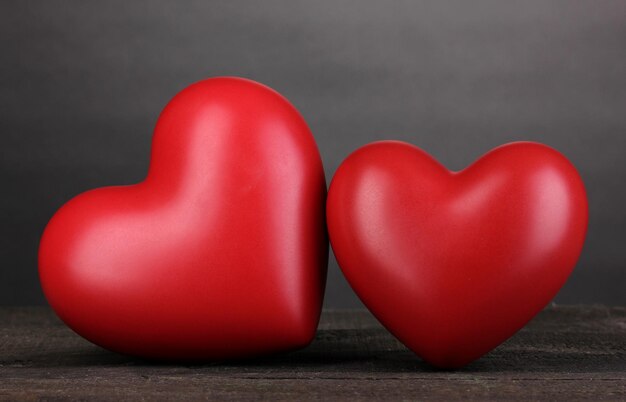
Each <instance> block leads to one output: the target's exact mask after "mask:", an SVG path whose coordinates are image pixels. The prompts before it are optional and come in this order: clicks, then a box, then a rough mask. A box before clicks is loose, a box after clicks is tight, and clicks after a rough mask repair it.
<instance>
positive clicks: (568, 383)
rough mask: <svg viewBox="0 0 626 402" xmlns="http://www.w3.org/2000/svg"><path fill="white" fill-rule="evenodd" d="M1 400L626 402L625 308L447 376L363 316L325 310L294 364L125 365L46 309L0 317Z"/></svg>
mask: <svg viewBox="0 0 626 402" xmlns="http://www.w3.org/2000/svg"><path fill="white" fill-rule="evenodd" d="M0 398H1V399H3V400H40V399H44V400H48V399H96V400H120V399H122V400H154V399H187V400H198V399H219V400H241V399H244V400H247V399H268V400H286V399H296V400H345V399H350V400H398V399H400V400H416V399H418V400H460V399H463V400H465V399H506V400H539V399H541V400H555V399H559V400H562V399H569V400H625V399H626V308H624V307H611V308H609V307H603V306H576V307H565V306H551V307H549V308H547V309H546V310H544V311H543V312H542V313H541V314H539V316H537V317H536V318H535V319H534V320H533V321H532V322H531V323H530V324H529V325H528V326H527V327H526V328H524V329H523V330H521V331H520V332H519V333H518V334H516V335H515V336H514V337H513V338H511V339H510V340H509V341H507V342H505V343H504V344H502V345H501V346H500V347H498V348H497V349H495V350H494V351H493V352H491V353H489V354H488V355H487V356H485V357H483V358H482V359H480V360H479V361H477V362H475V363H473V364H471V365H470V366H468V367H466V368H464V369H462V370H458V371H439V370H435V369H433V368H431V367H429V366H428V365H427V364H425V363H423V362H422V361H420V360H419V359H418V358H417V357H416V356H415V355H414V354H412V353H411V352H410V351H408V350H407V349H406V348H405V347H404V346H402V345H401V344H400V343H399V342H397V341H396V340H395V339H394V338H393V336H391V335H390V334H389V333H388V332H387V331H385V330H384V329H383V328H382V327H381V326H380V324H378V322H377V321H376V320H375V319H374V318H373V317H372V316H371V315H370V314H369V313H368V312H365V311H326V312H325V313H324V314H323V316H322V320H321V323H320V330H319V332H318V335H317V338H316V340H315V342H314V343H313V344H312V345H311V346H309V347H308V348H306V349H303V350H301V351H298V352H293V353H289V354H284V355H279V356H273V357H268V358H263V359H255V360H249V361H237V362H222V363H212V364H202V365H191V364H164V363H156V362H149V361H144V360H140V359H136V358H132V357H128V356H123V355H118V354H115V353H111V352H108V351H106V350H104V349H101V348H99V347H97V346H95V345H92V344H91V343H89V342H87V341H85V340H83V339H82V338H80V337H79V336H78V335H76V334H74V333H73V332H72V331H71V330H69V329H68V328H67V327H65V326H64V325H63V324H62V323H61V322H60V321H59V320H58V319H57V318H56V317H55V316H54V314H53V313H52V312H51V311H50V310H49V309H47V308H0Z"/></svg>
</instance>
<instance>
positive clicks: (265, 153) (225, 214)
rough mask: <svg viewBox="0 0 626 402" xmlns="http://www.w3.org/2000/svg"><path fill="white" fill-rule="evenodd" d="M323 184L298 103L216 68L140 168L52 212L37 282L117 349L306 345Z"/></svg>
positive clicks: (317, 292) (173, 110)
mask: <svg viewBox="0 0 626 402" xmlns="http://www.w3.org/2000/svg"><path fill="white" fill-rule="evenodd" d="M325 196H326V184H325V178H324V172H323V169H322V162H321V158H320V155H319V152H318V150H317V146H316V144H315V141H314V139H313V137H312V136H311V133H310V131H309V129H308V127H307V125H306V123H305V122H304V120H303V119H302V118H301V116H300V115H299V114H298V112H297V111H296V109H295V108H294V107H293V106H292V105H291V104H290V103H289V102H288V101H287V100H286V99H284V98H283V97H282V96H280V95H279V94H278V93H276V92H274V91H273V90H271V89H269V88H267V87H265V86H263V85H260V84H258V83H255V82H253V81H249V80H244V79H237V78H214V79H209V80H206V81H202V82H199V83H197V84H194V85H192V86H190V87H189V88H187V89H185V90H184V91H182V92H181V93H180V94H178V95H177V96H176V97H175V98H174V99H173V100H172V101H171V102H170V103H169V104H168V105H167V107H166V108H165V110H164V111H163V112H162V114H161V116H160V118H159V121H158V123H157V126H156V129H155V133H154V139H153V144H152V157H151V164H150V169H149V172H148V175H147V177H146V179H145V181H143V182H141V183H139V184H136V185H132V186H121V187H107V188H101V189H97V190H92V191H88V192H86V193H83V194H81V195H79V196H77V197H75V198H74V199H72V200H71V201H69V202H68V203H67V204H65V205H64V206H63V207H62V208H61V209H60V210H59V211H58V212H57V213H56V214H55V215H54V217H53V218H52V219H51V221H50V223H49V224H48V226H47V228H46V230H45V232H44V234H43V237H42V239H41V245H40V250H39V271H40V277H41V283H42V286H43V290H44V292H45V294H46V297H47V299H48V301H49V302H50V304H51V306H52V307H53V308H54V310H55V311H56V312H57V314H58V315H59V317H61V319H63V321H65V322H66V323H67V324H68V325H69V326H70V327H71V328H72V329H74V330H75V331H76V332H78V333H79V334H80V335H82V336H84V337H85V338H87V339H89V340H91V341H92V342H94V343H96V344H98V345H101V346H104V347H106V348H109V349H111V350H114V351H118V352H123V353H128V354H133V355H139V356H144V357H154V358H183V359H195V358H214V359H220V358H233V357H248V356H251V355H257V354H262V353H270V352H275V351H282V350H288V349H293V348H298V347H301V346H304V345H306V344H308V343H309V342H310V341H311V339H312V338H313V336H314V333H315V329H316V326H317V322H318V319H319V314H320V309H321V302H322V297H323V288H324V283H325V275H326V264H327V258H328V242H327V236H326V230H325V220H324V202H325Z"/></svg>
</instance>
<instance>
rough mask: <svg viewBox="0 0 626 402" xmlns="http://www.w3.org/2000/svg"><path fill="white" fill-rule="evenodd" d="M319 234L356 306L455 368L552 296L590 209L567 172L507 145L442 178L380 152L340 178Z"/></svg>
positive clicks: (370, 148)
mask: <svg viewBox="0 0 626 402" xmlns="http://www.w3.org/2000/svg"><path fill="white" fill-rule="evenodd" d="M327 224H328V229H329V233H330V239H331V245H332V247H333V250H334V252H335V255H336V257H337V260H338V262H339V265H340V266H341V269H342V270H343V272H344V274H345V276H346V278H347V279H348V281H349V282H350V284H351V286H352V287H353V288H354V290H355V291H356V293H357V294H358V295H359V297H360V298H361V300H362V301H363V303H365V305H366V306H367V307H368V308H369V309H370V310H371V311H372V313H373V314H374V315H375V316H376V317H377V318H378V319H379V320H380V321H381V322H382V323H383V324H384V325H385V326H386V327H387V328H388V329H389V331H391V332H392V333H393V334H394V335H395V336H396V337H397V338H398V339H399V340H400V341H401V342H403V343H404V344H405V345H406V346H407V347H409V348H410V349H411V350H413V351H414V352H415V353H416V354H418V355H419V356H421V357H422V358H423V359H424V360H426V361H428V362H430V363H431V364H433V365H435V366H439V367H445V368H456V367H461V366H464V365H466V364H468V363H469V362H471V361H473V360H475V359H477V358H479V357H480V356H482V355H483V354H485V353H487V352H488V351H489V350H491V349H493V348H494V347H496V346H497V345H498V344H500V343H501V342H503V341H504V340H506V339H507V338H509V337H510V336H511V335H513V334H514V333H515V332H516V331H518V330H519V329H520V328H521V327H522V326H524V325H525V324H526V323H527V322H528V321H529V320H530V319H531V318H532V317H533V316H534V315H535V314H537V313H538V312H539V311H540V310H541V309H542V308H543V307H544V306H545V305H546V304H547V303H549V302H550V300H551V299H552V298H553V297H554V296H555V295H556V293H557V291H558V290H559V289H560V288H561V286H562V285H563V284H564V283H565V280H566V279H567V277H568V276H569V274H570V272H571V271H572V269H573V267H574V265H575V263H576V260H577V259H578V256H579V254H580V252H581V249H582V246H583V241H584V237H585V232H586V228H587V198H586V195H585V189H584V187H583V183H582V181H581V179H580V177H579V175H578V173H577V172H576V169H575V168H574V166H572V164H571V163H570V162H569V161H568V160H567V159H565V157H563V156H562V155H561V154H559V153H558V152H556V151H555V150H553V149H551V148H549V147H547V146H544V145H540V144H536V143H528V142H520V143H512V144H508V145H504V146H501V147H499V148H496V149H494V150H492V151H491V152H489V153H487V154H486V155H484V156H483V157H482V158H480V159H479V160H478V161H477V162H475V163H474V164H473V165H472V166H470V167H468V168H467V169H465V170H463V171H460V172H450V171H449V170H447V169H446V168H445V167H444V166H442V165H441V164H439V163H438V162H437V161H435V160H434V159H433V158H432V157H431V156H429V155H428V154H426V153H425V152H424V151H422V150H420V149H419V148H417V147H414V146H412V145H409V144H406V143H402V142H396V141H383V142H377V143H373V144H369V145H367V146H365V147H363V148H361V149H359V150H357V151H356V152H354V153H353V154H352V155H350V156H349V157H348V158H347V159H346V160H345V161H344V162H343V163H342V165H341V166H340V167H339V169H338V170H337V173H336V174H335V177H334V178H333V180H332V183H331V186H330V190H329V193H328V201H327Z"/></svg>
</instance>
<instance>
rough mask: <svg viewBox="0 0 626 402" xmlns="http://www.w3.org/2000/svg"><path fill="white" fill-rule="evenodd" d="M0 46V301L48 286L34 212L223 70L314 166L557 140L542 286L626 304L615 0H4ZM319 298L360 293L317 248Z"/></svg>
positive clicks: (116, 160)
mask: <svg viewBox="0 0 626 402" xmlns="http://www.w3.org/2000/svg"><path fill="white" fill-rule="evenodd" d="M0 58H1V63H0V134H1V141H0V146H1V148H0V152H1V153H2V160H1V164H0V169H1V171H0V174H1V176H0V178H1V180H2V181H1V183H2V187H1V189H2V196H1V197H0V203H1V204H0V205H1V212H0V213H1V216H0V218H1V219H2V222H1V224H2V225H1V228H0V236H1V244H0V246H1V253H2V261H1V263H2V265H1V268H0V304H24V303H28V304H31V303H43V302H44V299H43V296H42V294H41V290H40V288H39V284H38V279H37V262H36V252H37V244H38V237H39V235H40V234H41V231H42V229H43V227H44V225H45V223H46V221H47V220H48V219H49V218H50V216H51V215H52V214H53V212H54V211H55V210H56V209H57V208H58V207H59V206H61V205H62V203H64V202H65V201H67V200H68V199H69V198H70V197H72V196H73V195H75V194H77V193H79V192H82V191H84V190H86V189H89V188H93V187H99V186H103V185H111V184H125V183H133V182H136V181H139V180H141V179H142V178H143V176H144V175H145V173H146V170H147V165H148V155H149V148H150V138H151V131H152V128H153V126H154V123H155V121H156V118H157V116H158V114H159V112H160V110H161V108H162V107H163V106H164V105H165V104H166V103H167V101H168V100H169V99H170V97H172V96H173V95H174V94H175V93H176V92H178V91H179V90H181V89H182V88H184V87H185V86H186V85H188V84H189V83H192V82H194V81H198V80H200V79H203V78H205V77H210V76H215V75H239V76H244V77H249V78H252V79H255V80H258V81H261V82H263V83H265V84H267V85H269V86H271V87H273V88H275V89H277V90H278V91H280V92H282V93H283V94H284V95H285V96H287V97H288V98H289V99H290V100H291V101H292V102H293V103H294V104H295V105H296V106H297V107H298V108H299V109H300V111H301V112H302V114H303V115H304V117H305V118H306V119H307V120H308V122H309V124H310V127H311V129H312V131H313V133H314V134H315V136H316V138H317V141H318V143H319V146H320V150H321V153H322V157H323V159H324V163H325V167H326V172H327V177H328V180H329V181H330V178H331V177H332V174H333V173H334V171H335V169H336V168H337V166H338V164H339V163H340V162H341V160H342V159H343V158H344V157H345V156H346V155H347V154H348V153H350V152H351V151H352V150H354V149H355V148H357V147H359V146H361V145H363V144H365V143H367V142H369V141H373V140H379V139H384V138H388V139H401V140H406V141H410V142H412V143H414V144H416V145H419V146H421V147H423V148H424V149H426V150H427V151H429V152H431V153H432V154H433V155H434V156H435V157H437V158H438V159H440V160H441V161H442V162H443V163H445V164H446V165H447V166H449V167H450V168H454V169H460V168H462V167H464V166H465V165H467V164H469V163H471V162H472V161H473V160H474V159H475V158H477V157H478V156H479V155H481V154H482V153H484V152H486V151H487V150H489V149H490V148H492V147H494V146H497V145H500V144H502V143H505V142H508V141H513V140H522V139H526V140H535V141H540V142H544V143H547V144H549V145H551V146H553V147H556V148H557V149H559V150H560V151H561V152H563V153H564V154H565V155H566V156H568V157H569V158H570V159H571V160H572V161H573V162H574V164H575V165H576V166H577V167H578V168H579V170H580V172H581V174H582V176H583V179H584V180H585V183H586V185H587V189H588V192H589V199H590V206H591V221H590V227H589V234H588V238H587V243H586V247H585V250H584V253H583V255H582V258H581V260H580V263H579V264H578V267H577V268H576V270H575V272H574V274H573V275H572V277H571V279H570V281H569V282H568V284H567V285H566V286H565V288H564V289H563V290H562V292H561V293H560V294H559V296H558V297H557V302H564V303H589V302H601V303H608V304H621V305H626V290H625V285H626V232H625V231H626V188H625V186H624V184H625V183H626V162H625V160H624V152H625V151H626V2H624V1H621V0H616V1H570V0H564V1H556V2H550V1H544V0H541V1H520V2H507V1H504V2H503V1H469V2H468V1H463V0H460V1H455V2H441V1H430V2H424V3H422V2H416V1H405V2H402V1H313V0H309V1H306V2H299V1H296V2H294V1H284V2H277V1H262V2H253V1H250V2H248V3H243V2H238V1H235V2H233V1H228V2H227V1H224V2H219V3H218V2H211V1H189V2H187V1H180V2H175V1H143V0H141V1H137V0H134V1H44V0H41V1H3V2H2V3H0ZM326 303H327V306H332V307H349V306H356V305H358V301H357V299H356V298H355V296H354V295H353V293H352V292H351V290H350V289H349V287H348V286H347V284H346V283H345V281H344V279H343V278H342V276H341V274H340V271H339V270H338V268H337V265H336V262H335V261H334V260H333V259H331V265H330V273H329V282H328V291H327V298H326Z"/></svg>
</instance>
